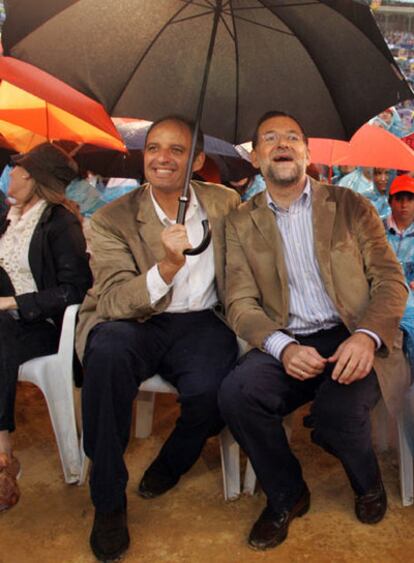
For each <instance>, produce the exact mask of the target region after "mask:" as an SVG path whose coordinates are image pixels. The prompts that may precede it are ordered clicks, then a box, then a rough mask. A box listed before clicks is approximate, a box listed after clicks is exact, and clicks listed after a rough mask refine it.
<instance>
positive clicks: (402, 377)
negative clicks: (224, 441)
mask: <svg viewBox="0 0 414 563" xmlns="http://www.w3.org/2000/svg"><path fill="white" fill-rule="evenodd" d="M252 161H253V163H254V164H255V165H256V166H258V167H259V168H260V170H261V172H262V174H263V176H264V178H265V181H266V188H267V189H266V191H265V192H263V193H260V194H258V195H257V196H255V197H254V198H253V199H252V200H250V201H249V202H247V203H245V204H242V205H241V206H240V207H239V208H238V209H237V210H235V211H233V212H231V213H230V215H229V216H228V219H227V234H226V238H227V267H226V308H227V315H228V319H229V322H230V324H231V326H232V327H233V329H234V330H235V332H236V333H237V334H238V336H240V337H241V338H243V339H244V340H246V341H247V342H248V344H250V346H252V347H253V349H252V350H251V351H250V352H248V353H247V355H245V356H244V357H243V358H241V360H240V361H239V364H238V365H237V367H236V368H235V370H234V371H233V372H232V373H231V374H230V375H229V376H228V377H227V378H226V379H225V380H224V382H223V385H222V389H221V392H220V396H219V402H220V407H221V410H222V414H223V416H224V418H225V420H226V422H227V424H228V425H229V427H230V429H231V431H232V432H233V435H234V436H235V438H236V439H237V440H238V441H239V443H240V444H241V446H242V447H243V449H244V450H245V452H246V453H247V455H248V456H249V458H250V460H251V462H252V465H253V467H254V469H255V472H256V475H257V477H258V480H259V482H260V483H261V485H262V488H263V490H264V492H265V493H266V496H267V506H266V508H265V510H264V511H263V513H262V514H261V516H260V517H259V519H258V520H257V522H256V523H255V525H254V526H253V528H252V531H251V533H250V536H249V545H250V546H251V547H252V548H255V549H267V548H270V547H275V546H276V545H278V544H280V543H281V542H282V541H283V540H284V539H285V538H286V536H287V533H288V527H289V524H290V522H291V520H292V519H293V518H295V517H296V516H301V515H303V514H305V513H306V512H307V510H308V509H309V505H310V493H309V490H308V487H307V485H306V483H305V481H304V479H303V476H302V471H301V467H300V465H299V462H298V460H297V459H296V457H295V456H294V455H293V453H292V452H291V450H290V448H289V445H288V442H287V439H286V435H285V432H284V429H283V425H282V422H283V417H284V416H286V415H287V414H289V413H290V412H292V411H294V410H295V409H296V408H298V407H299V406H301V405H303V404H305V403H307V402H308V401H311V400H313V404H312V408H311V415H310V417H309V419H308V422H309V425H310V426H311V427H312V439H313V441H314V442H315V443H317V444H319V445H320V446H322V447H323V448H324V449H325V450H327V451H328V452H330V453H332V454H333V455H335V456H336V457H338V459H339V460H340V461H341V462H342V464H343V467H344V469H345V472H346V474H347V476H348V478H349V481H350V483H351V486H352V488H353V491H354V493H355V512H356V516H357V518H358V519H359V520H360V521H361V522H363V523H367V524H374V523H376V522H379V521H380V520H381V519H382V518H383V516H384V514H385V511H386V507H387V502H386V494H385V490H384V487H383V484H382V480H381V474H380V470H379V467H378V462H377V459H376V456H375V453H374V451H373V449H372V443H371V430H370V420H369V413H370V410H371V409H372V408H373V407H374V405H375V404H376V403H377V401H378V399H379V397H380V395H381V392H382V395H383V397H384V399H385V401H386V404H387V405H388V407H389V409H390V410H391V411H392V412H395V411H396V409H398V405H399V404H400V402H401V399H402V396H403V391H404V389H405V387H406V386H407V384H408V380H409V371H408V366H407V362H406V360H405V358H404V356H403V353H402V350H401V343H402V334H401V332H400V330H399V321H400V318H401V316H402V314H403V311H404V306H405V302H406V299H407V288H406V285H405V282H404V277H403V275H402V271H401V268H400V265H399V264H398V262H397V260H396V258H395V255H394V253H393V251H392V249H391V248H390V246H389V245H388V243H387V241H386V239H385V233H384V229H383V226H382V223H381V221H380V219H379V217H378V215H377V213H376V210H375V208H374V207H373V206H372V205H371V204H370V203H369V202H368V201H367V200H365V199H364V198H363V197H361V196H359V195H358V194H355V193H354V192H352V191H351V190H349V189H346V188H342V187H336V186H329V185H323V184H320V183H319V182H317V181H314V180H313V179H311V178H309V177H308V176H307V175H306V166H307V164H308V163H309V151H308V146H307V138H306V136H305V133H304V131H303V129H302V127H301V125H300V124H299V123H298V122H297V120H296V119H294V118H292V117H291V116H288V115H286V114H283V113H280V112H270V113H268V114H266V115H264V116H263V118H262V119H261V120H260V121H259V124H258V127H257V129H256V132H255V135H254V139H253V153H252Z"/></svg>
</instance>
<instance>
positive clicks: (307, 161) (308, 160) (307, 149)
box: [306, 145, 312, 166]
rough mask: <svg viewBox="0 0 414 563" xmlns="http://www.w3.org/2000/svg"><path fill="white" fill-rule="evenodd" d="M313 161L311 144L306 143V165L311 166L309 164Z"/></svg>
mask: <svg viewBox="0 0 414 563" xmlns="http://www.w3.org/2000/svg"><path fill="white" fill-rule="evenodd" d="M311 162H312V159H311V153H310V149H309V146H308V145H306V166H309V164H310V163H311Z"/></svg>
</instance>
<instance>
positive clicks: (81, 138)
mask: <svg viewBox="0 0 414 563" xmlns="http://www.w3.org/2000/svg"><path fill="white" fill-rule="evenodd" d="M0 80H1V82H0V133H1V134H2V135H3V137H4V138H5V139H6V140H7V141H8V143H9V145H11V146H12V147H13V148H15V149H16V150H17V151H19V152H23V151H27V150H29V149H31V148H32V147H33V146H35V145H37V144H39V143H42V142H44V141H45V140H49V141H56V140H62V139H64V140H70V141H74V142H76V143H86V142H88V143H93V144H95V145H99V146H103V147H108V148H113V149H116V150H119V151H125V147H124V143H123V141H122V139H121V137H120V135H119V133H118V132H117V130H116V128H115V126H114V124H113V122H112V121H111V119H110V117H109V116H108V115H107V113H106V112H105V110H104V108H103V107H102V106H101V105H100V104H99V103H97V102H96V101H95V100H92V99H90V98H88V97H87V96H85V95H84V94H81V93H80V92H77V91H76V90H74V89H73V88H71V87H70V86H68V85H67V84H65V83H63V82H61V81H60V80H58V79H56V78H54V77H53V76H50V75H48V74H47V73H46V72H44V71H42V70H40V69H38V68H36V67H33V66H32V65H30V64H27V63H24V62H22V61H19V60H17V59H13V58H10V57H0Z"/></svg>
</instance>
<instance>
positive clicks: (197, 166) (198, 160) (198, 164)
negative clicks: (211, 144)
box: [193, 152, 206, 172]
mask: <svg viewBox="0 0 414 563" xmlns="http://www.w3.org/2000/svg"><path fill="white" fill-rule="evenodd" d="M205 160H206V155H205V154H204V153H203V152H200V153H198V155H197V156H196V157H195V158H194V161H193V172H198V170H201V168H203V166H204V162H205Z"/></svg>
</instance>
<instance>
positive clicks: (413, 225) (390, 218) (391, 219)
mask: <svg viewBox="0 0 414 563" xmlns="http://www.w3.org/2000/svg"><path fill="white" fill-rule="evenodd" d="M386 221H387V227H388V229H394V231H395V232H396V233H397V235H403V234H404V233H407V232H409V231H411V230H412V229H414V223H411V225H408V227H407V228H406V229H404V230H403V231H401V230H400V229H399V228H398V225H397V223H396V222H395V221H394V217H393V216H392V214H391V215H388V217H387V219H386Z"/></svg>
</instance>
